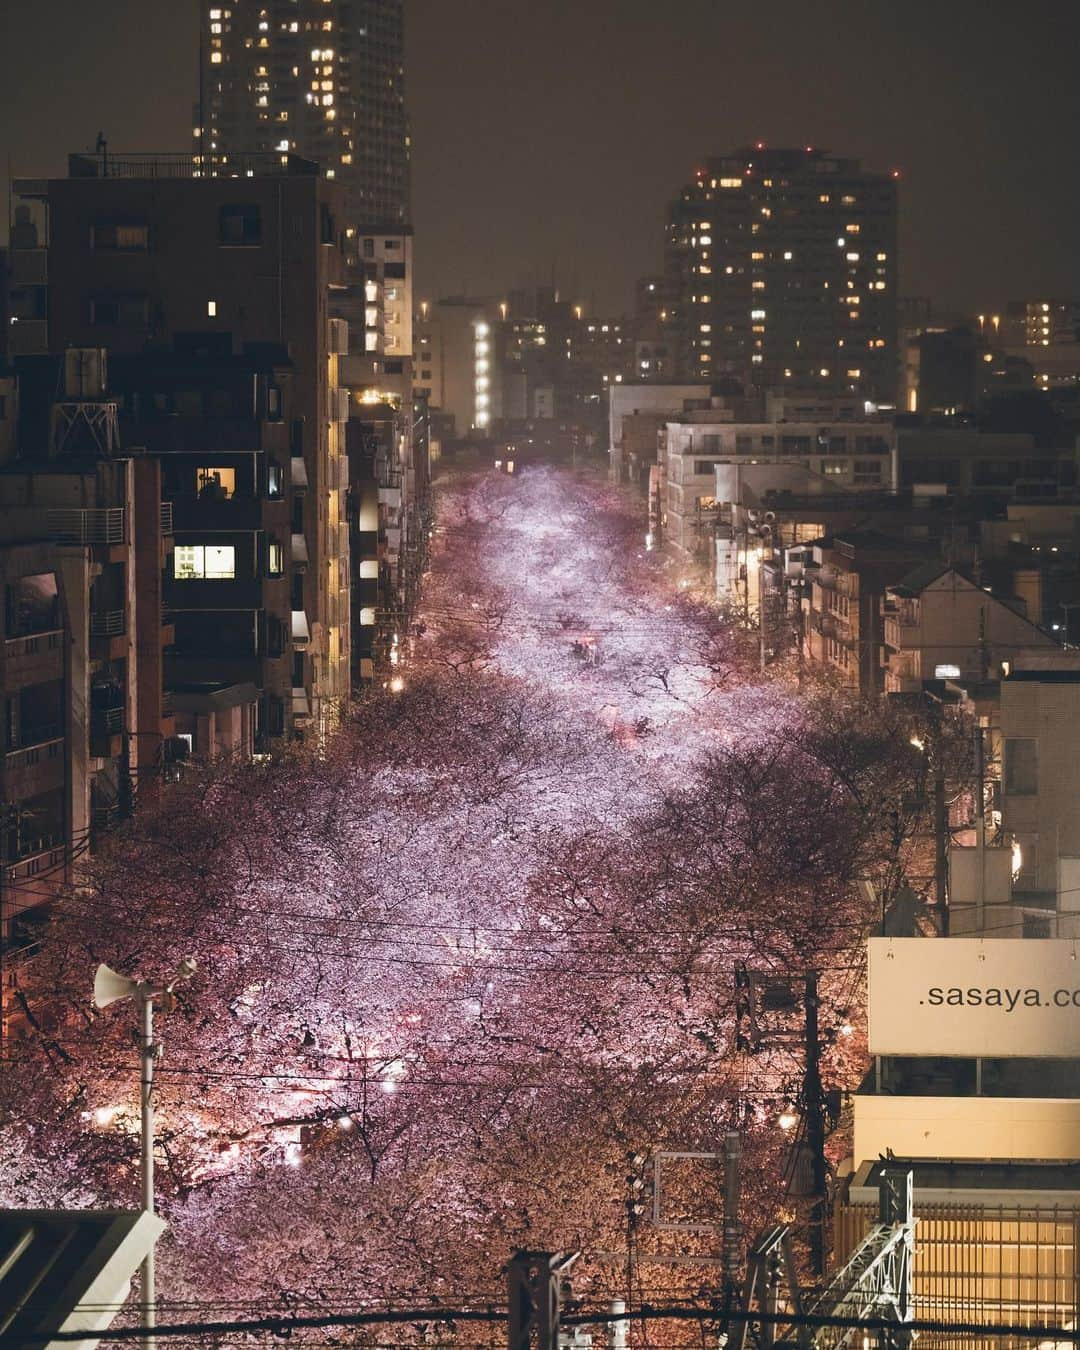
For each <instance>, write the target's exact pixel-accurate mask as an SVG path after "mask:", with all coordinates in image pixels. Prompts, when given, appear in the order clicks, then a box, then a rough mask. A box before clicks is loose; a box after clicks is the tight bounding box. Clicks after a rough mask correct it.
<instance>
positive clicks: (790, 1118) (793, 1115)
mask: <svg viewBox="0 0 1080 1350" xmlns="http://www.w3.org/2000/svg"><path fill="white" fill-rule="evenodd" d="M798 1123H799V1115H798V1112H797V1111H796V1110H795V1109H794V1108H793V1107H791V1106H786V1107H785V1108H784V1109H783V1111H781V1112H780V1119H779V1121H778V1124H779V1126H780V1128H781V1129H782V1130H793V1129H794V1128H795V1126H796V1125H798Z"/></svg>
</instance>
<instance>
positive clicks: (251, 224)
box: [218, 202, 262, 248]
mask: <svg viewBox="0 0 1080 1350" xmlns="http://www.w3.org/2000/svg"><path fill="white" fill-rule="evenodd" d="M218 242H219V243H221V244H228V245H231V246H233V247H237V246H240V247H244V246H246V247H249V248H250V247H252V246H253V245H256V244H261V243H262V215H261V213H260V211H259V206H258V203H256V202H242V203H240V204H238V205H236V206H223V207H222V208H221V210H220V211H219V212H218Z"/></svg>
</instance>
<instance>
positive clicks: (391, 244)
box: [383, 239, 401, 249]
mask: <svg viewBox="0 0 1080 1350" xmlns="http://www.w3.org/2000/svg"><path fill="white" fill-rule="evenodd" d="M400 247H401V244H400V243H399V242H398V241H397V240H396V239H384V240H383V248H385V249H392V248H400Z"/></svg>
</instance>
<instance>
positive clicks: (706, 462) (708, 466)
mask: <svg viewBox="0 0 1080 1350" xmlns="http://www.w3.org/2000/svg"><path fill="white" fill-rule="evenodd" d="M715 468H716V463H715V461H713V460H711V459H695V460H694V476H695V477H697V478H707V477H708V476H709V474H711V473H712V471H713V469H715Z"/></svg>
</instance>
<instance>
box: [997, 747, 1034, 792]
mask: <svg viewBox="0 0 1080 1350" xmlns="http://www.w3.org/2000/svg"><path fill="white" fill-rule="evenodd" d="M1005 791H1006V792H1008V793H1011V794H1012V795H1013V796H1016V797H1031V796H1034V795H1035V794H1036V793H1037V792H1038V791H1039V743H1038V741H1037V740H1035V738H1034V737H1033V736H1018V737H1010V738H1009V739H1008V740H1006V742H1005Z"/></svg>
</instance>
